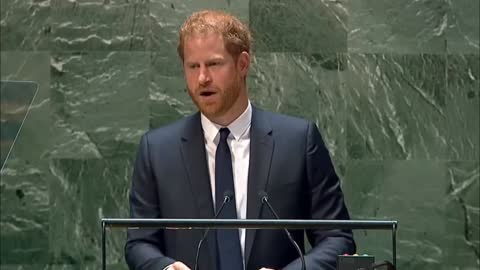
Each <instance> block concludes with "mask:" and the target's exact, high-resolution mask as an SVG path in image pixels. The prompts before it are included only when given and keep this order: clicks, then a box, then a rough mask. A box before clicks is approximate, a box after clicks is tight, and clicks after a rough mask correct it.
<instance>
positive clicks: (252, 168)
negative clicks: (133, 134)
mask: <svg viewBox="0 0 480 270" xmlns="http://www.w3.org/2000/svg"><path fill="white" fill-rule="evenodd" d="M259 191H266V192H267V193H268V195H269V201H270V202H271V204H272V205H273V208H274V209H275V210H276V212H277V214H278V215H279V217H280V218H282V219H349V215H348V211H347V209H346V207H345V204H344V199H343V194H342V191H341V189H340V182H339V179H338V177H337V175H336V173H335V170H334V168H333V166H332V162H331V160H330V156H329V153H328V150H327V149H326V148H325V145H324V142H323V140H322V138H321V136H320V133H319V132H318V129H317V127H316V126H315V124H313V123H311V122H308V121H306V120H303V119H299V118H294V117H289V116H284V115H280V114H276V113H270V112H266V111H263V110H260V109H257V108H255V107H253V112H252V123H251V128H250V165H249V172H248V194H247V218H249V219H257V218H259V219H263V218H269V219H270V218H274V217H273V216H272V215H271V214H270V212H269V211H268V209H266V208H265V206H262V203H261V201H260V198H259V196H258V193H259ZM130 207H131V209H130V212H131V217H133V218H213V217H214V208H213V202H212V192H211V189H210V178H209V172H208V166H207V159H206V152H205V144H204V136H203V131H202V126H201V122H200V114H199V113H196V114H194V115H192V116H189V117H186V118H184V119H182V120H180V121H177V122H175V123H173V124H171V125H168V126H165V127H162V128H159V129H155V130H152V131H149V132H147V133H146V134H145V135H144V136H143V137H142V140H141V143H140V147H139V151H138V156H137V160H136V162H135V167H134V172H133V177H132V186H131V193H130ZM291 233H292V236H293V238H294V239H295V240H296V241H297V243H298V244H299V246H300V247H301V248H302V249H303V247H304V232H303V231H302V230H296V231H291ZM306 233H307V237H308V240H309V242H310V243H311V245H312V247H313V248H312V249H311V250H310V251H309V252H308V253H307V254H306V256H305V260H306V265H307V269H311V270H313V269H319V270H320V269H322V270H326V269H335V264H336V256H337V255H338V254H344V253H353V252H354V251H355V244H354V241H353V237H352V233H351V231H341V230H332V231H319V230H307V231H306ZM202 234H203V231H202V230H190V231H188V230H158V229H137V230H135V229H130V230H128V239H127V243H126V245H125V257H126V261H127V263H128V265H129V267H130V269H145V270H162V269H163V268H164V267H165V266H167V265H169V264H171V263H173V262H174V261H175V260H178V261H182V262H184V263H185V264H187V265H188V266H189V267H191V268H192V269H193V265H194V262H195V252H196V248H197V245H198V242H199V240H200V238H201V236H202ZM214 235H215V234H212V233H210V234H209V237H208V238H207V240H206V242H205V244H204V246H203V248H202V249H201V253H200V260H199V269H201V270H207V269H215V263H214V262H215V258H216V257H215V256H216V254H215V245H214V243H215V242H214V238H213V237H214ZM245 261H246V269H247V270H257V269H259V268H261V267H270V268H273V269H300V261H299V260H298V255H297V252H296V251H295V249H294V247H293V246H292V245H291V243H289V241H288V239H287V237H286V236H285V233H284V232H283V231H282V230H247V232H246V240H245Z"/></svg>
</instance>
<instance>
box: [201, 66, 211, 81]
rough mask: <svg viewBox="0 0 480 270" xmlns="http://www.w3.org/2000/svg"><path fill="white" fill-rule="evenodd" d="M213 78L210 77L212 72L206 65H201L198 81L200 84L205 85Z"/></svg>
mask: <svg viewBox="0 0 480 270" xmlns="http://www.w3.org/2000/svg"><path fill="white" fill-rule="evenodd" d="M211 80H212V78H211V77H210V72H209V71H208V69H207V68H206V67H200V73H199V74H198V83H199V84H200V85H205V84H207V83H209V82H210V81H211Z"/></svg>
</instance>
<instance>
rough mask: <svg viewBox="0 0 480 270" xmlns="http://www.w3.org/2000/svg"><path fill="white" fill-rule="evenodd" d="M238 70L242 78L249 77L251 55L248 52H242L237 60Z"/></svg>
mask: <svg viewBox="0 0 480 270" xmlns="http://www.w3.org/2000/svg"><path fill="white" fill-rule="evenodd" d="M237 68H238V70H239V71H240V74H241V75H242V76H247V73H248V70H249V68H250V54H249V53H248V52H245V51H243V52H241V53H240V54H239V55H238V59H237Z"/></svg>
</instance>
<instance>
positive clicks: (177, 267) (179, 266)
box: [167, 262, 190, 270]
mask: <svg viewBox="0 0 480 270" xmlns="http://www.w3.org/2000/svg"><path fill="white" fill-rule="evenodd" d="M167 270H190V268H188V266H186V265H185V264H183V263H182V262H174V263H173V264H171V265H170V266H169V267H167Z"/></svg>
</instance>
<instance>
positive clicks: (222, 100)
mask: <svg viewBox="0 0 480 270" xmlns="http://www.w3.org/2000/svg"><path fill="white" fill-rule="evenodd" d="M240 87H241V84H240V83H239V80H238V79H237V78H236V79H234V80H232V83H230V84H229V85H228V86H227V87H225V88H218V87H215V86H214V85H212V86H209V87H202V88H201V89H200V88H197V89H195V91H194V92H192V91H188V93H189V95H190V97H191V98H192V100H193V102H194V103H195V105H196V106H197V108H198V109H199V111H200V112H202V113H203V114H204V115H205V116H206V117H207V118H208V119H210V120H212V119H216V118H219V117H222V116H224V115H226V114H227V113H228V112H229V111H230V110H231V108H232V107H233V106H234V105H235V103H236V102H237V101H238V99H239V97H240V92H241V88H240ZM205 89H208V90H211V91H212V92H214V94H213V95H211V96H209V97H205V96H201V95H200V92H201V91H202V90H205Z"/></svg>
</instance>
